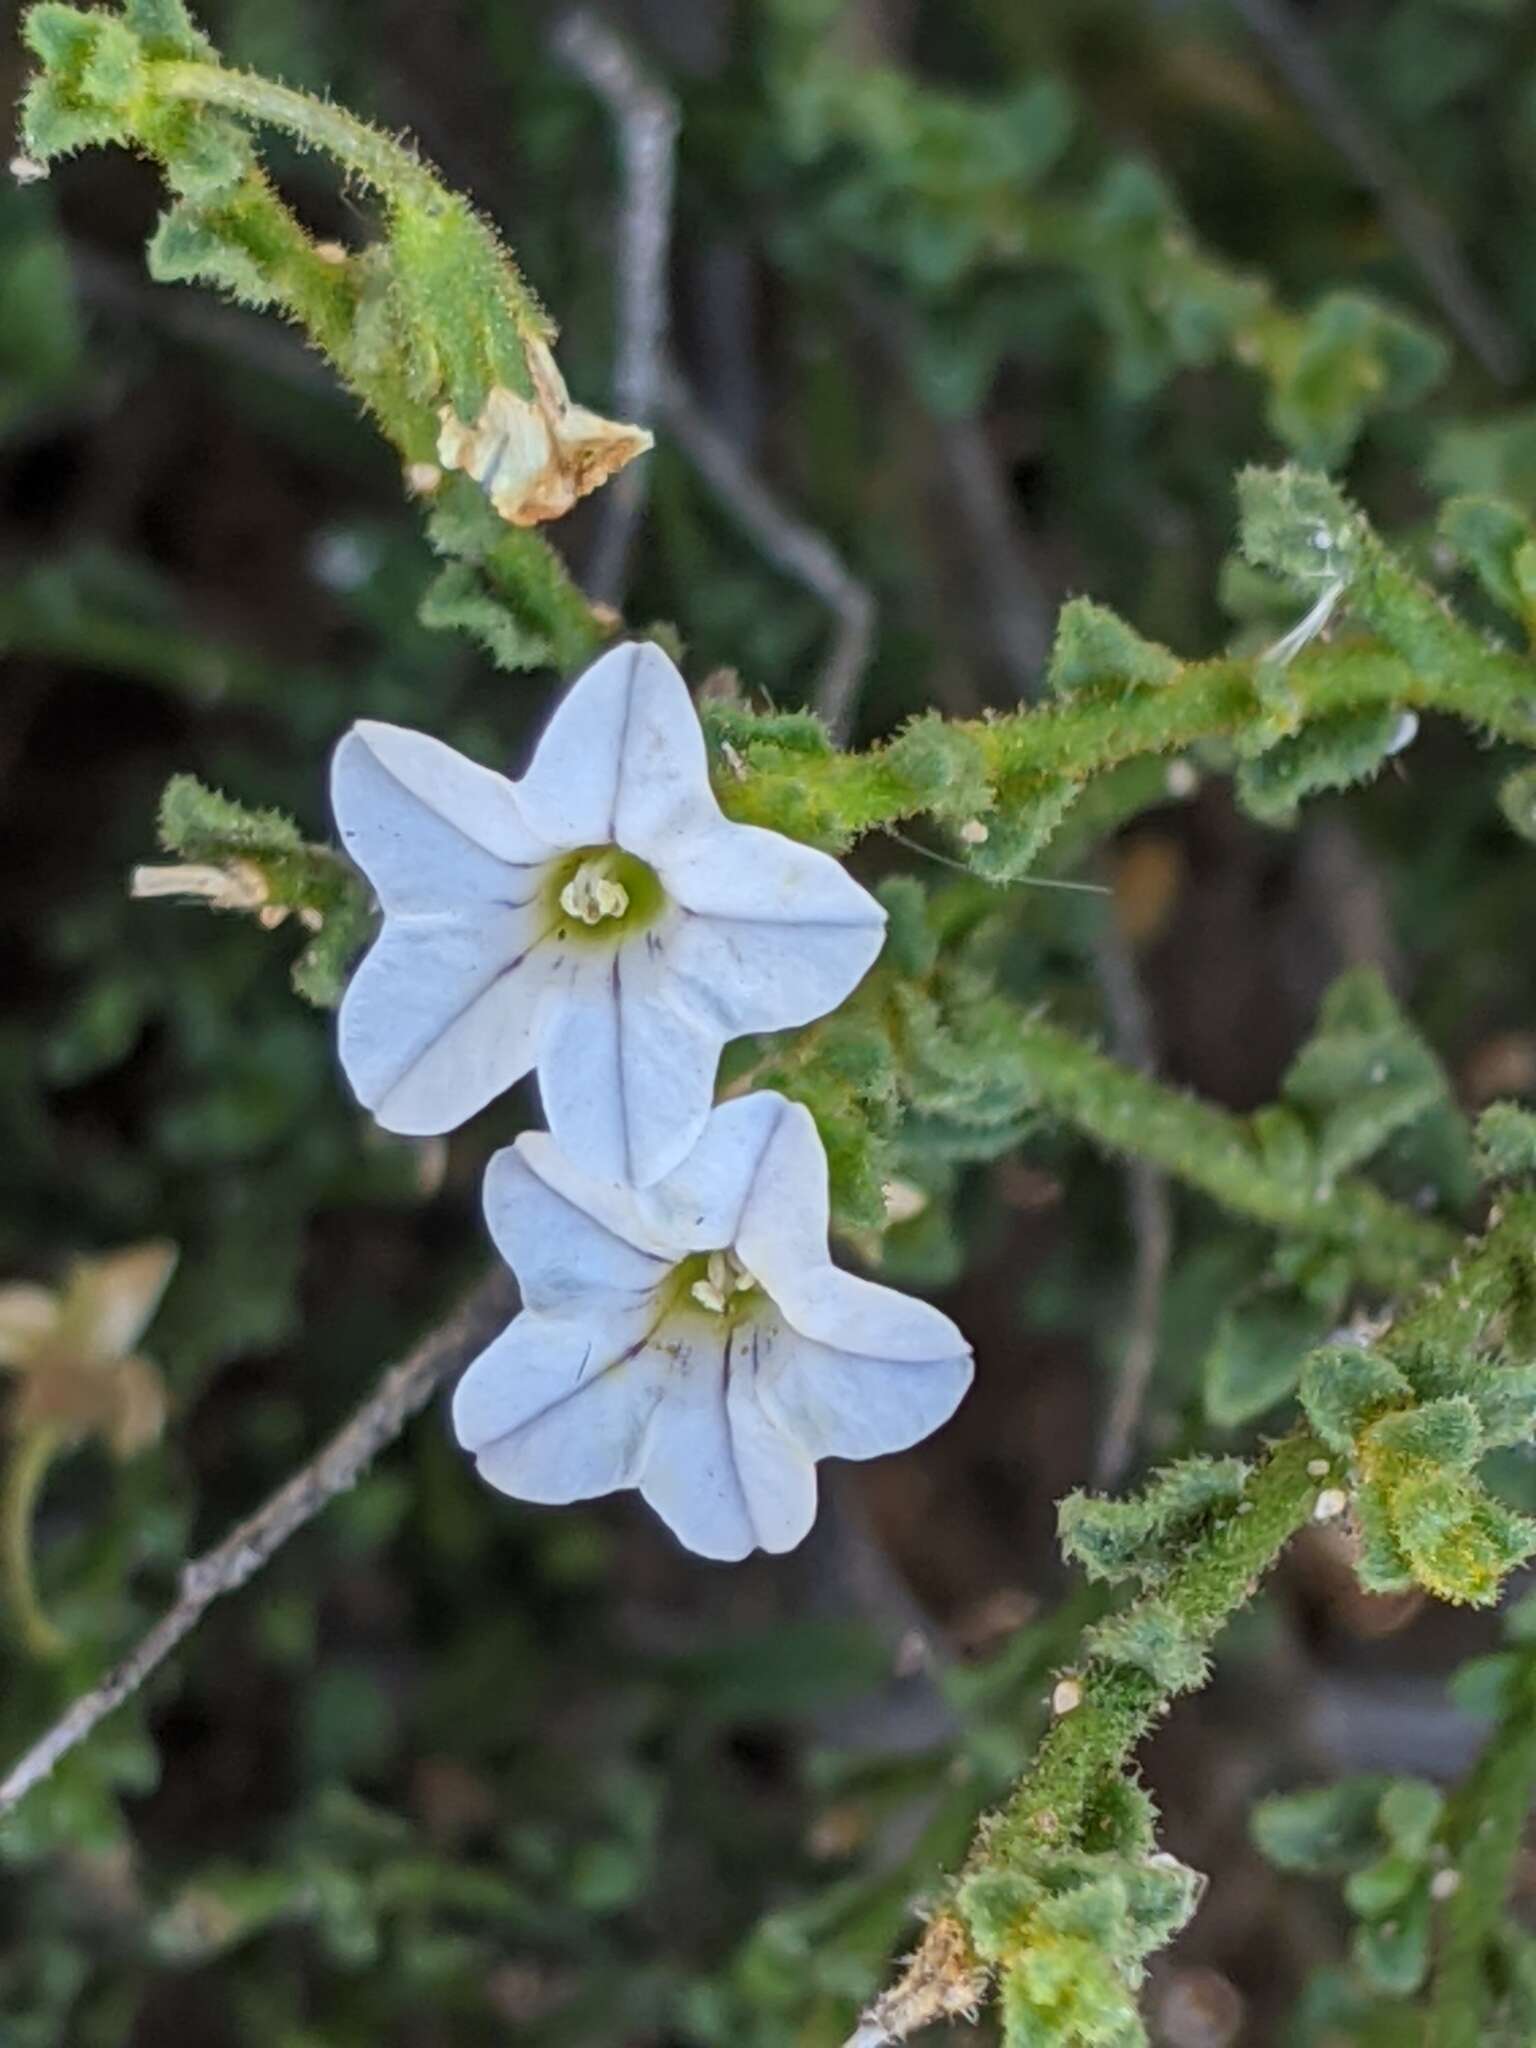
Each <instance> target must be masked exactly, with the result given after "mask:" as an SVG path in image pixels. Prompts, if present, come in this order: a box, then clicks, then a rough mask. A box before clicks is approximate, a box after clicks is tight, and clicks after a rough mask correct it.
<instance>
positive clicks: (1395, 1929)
mask: <svg viewBox="0 0 1536 2048" xmlns="http://www.w3.org/2000/svg"><path fill="white" fill-rule="evenodd" d="M1353 1953H1354V1957H1355V1961H1356V1962H1357V1963H1358V1964H1359V1966H1360V1970H1361V1973H1362V1975H1363V1976H1364V1977H1365V1979H1366V1981H1367V1983H1369V1984H1370V1985H1371V1986H1372V1988H1373V1989H1374V1990H1377V1991H1382V1992H1385V1993H1386V1994H1387V1996H1388V1997H1390V1998H1410V1997H1412V1995H1413V1993H1414V1992H1415V1991H1417V1990H1418V1988H1419V1986H1420V1985H1421V1984H1422V1983H1423V1982H1424V1977H1425V1973H1426V1972H1427V1970H1428V1968H1429V1891H1428V1887H1427V1886H1420V1888H1419V1889H1418V1890H1417V1891H1416V1892H1414V1893H1413V1894H1411V1895H1410V1896H1409V1897H1408V1898H1406V1899H1405V1900H1404V1901H1403V1903H1402V1905H1401V1906H1400V1907H1398V1909H1397V1910H1396V1912H1395V1913H1394V1914H1393V1915H1392V1916H1391V1918H1389V1919H1386V1920H1378V1921H1368V1922H1367V1923H1366V1924H1365V1925H1364V1926H1362V1927H1359V1928H1357V1929H1356V1930H1355V1939H1354V1943H1353Z"/></svg>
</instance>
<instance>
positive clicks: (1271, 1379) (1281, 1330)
mask: <svg viewBox="0 0 1536 2048" xmlns="http://www.w3.org/2000/svg"><path fill="white" fill-rule="evenodd" d="M1332 1324H1333V1317H1332V1315H1331V1314H1328V1313H1327V1312H1326V1311H1323V1310H1321V1309H1319V1307H1318V1305H1317V1304H1316V1303H1315V1302H1311V1301H1306V1300H1303V1299H1301V1298H1299V1297H1298V1296H1296V1295H1293V1294H1282V1293H1269V1294H1261V1295H1257V1296H1255V1297H1253V1298H1252V1299H1250V1300H1248V1301H1245V1302H1242V1303H1239V1304H1237V1305H1236V1306H1234V1307H1232V1308H1229V1309H1227V1310H1226V1312H1225V1313H1224V1314H1223V1316H1222V1318H1221V1320H1220V1322H1219V1323H1218V1324H1217V1326H1216V1334H1215V1337H1214V1339H1213V1341H1212V1344H1211V1348H1210V1349H1209V1351H1207V1353H1206V1354H1205V1359H1204V1363H1203V1365H1202V1367H1201V1373H1202V1379H1203V1385H1204V1391H1205V1412H1206V1414H1207V1415H1208V1416H1209V1417H1210V1419H1211V1421H1212V1422H1213V1423H1215V1425H1216V1426H1217V1428H1218V1429H1237V1428H1240V1427H1241V1426H1242V1425H1243V1424H1244V1423H1245V1422H1252V1421H1253V1420H1254V1419H1255V1418H1256V1417H1257V1416H1260V1415H1263V1414H1265V1413H1267V1411H1268V1410H1269V1409H1271V1408H1273V1407H1274V1406H1275V1405H1276V1404H1277V1403H1278V1402H1280V1401H1283V1400H1284V1399H1285V1398H1286V1396H1287V1395H1288V1394H1290V1393H1292V1392H1294V1390H1295V1387H1296V1382H1297V1380H1298V1378H1299V1377H1300V1373H1301V1367H1302V1361H1303V1360H1304V1359H1305V1357H1306V1355H1307V1353H1308V1352H1309V1351H1310V1350H1311V1349H1312V1347H1313V1346H1314V1345H1315V1344H1316V1343H1317V1342H1318V1341H1319V1340H1320V1339H1321V1338H1322V1337H1323V1336H1325V1335H1326V1334H1327V1332H1328V1330H1329V1329H1330V1328H1331V1327H1332Z"/></svg>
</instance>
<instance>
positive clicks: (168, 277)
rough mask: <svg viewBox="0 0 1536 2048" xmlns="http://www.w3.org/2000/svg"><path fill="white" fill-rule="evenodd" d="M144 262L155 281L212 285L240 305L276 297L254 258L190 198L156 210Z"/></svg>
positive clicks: (261, 303)
mask: <svg viewBox="0 0 1536 2048" xmlns="http://www.w3.org/2000/svg"><path fill="white" fill-rule="evenodd" d="M146 261H147V262H148V265H149V274H150V276H151V277H152V278H154V279H155V281H156V283H157V284H211V285H213V286H214V287H215V289H216V290H218V291H224V292H228V293H229V295H230V297H231V298H233V299H237V300H238V301H239V302H240V304H241V305H243V306H254V307H260V306H270V305H271V303H272V301H273V299H274V297H275V296H276V293H275V291H274V289H273V286H272V283H271V281H270V280H269V279H268V277H267V276H266V274H265V272H264V271H263V270H262V268H261V266H260V264H259V263H258V262H257V261H256V259H255V258H254V257H253V256H252V255H250V254H249V252H248V251H247V250H245V249H243V248H242V247H241V246H240V244H239V243H238V242H236V241H235V240H234V239H233V238H232V237H231V236H230V235H228V234H227V233H226V232H225V231H224V230H223V229H222V228H221V227H220V225H219V223H218V221H217V219H216V218H215V217H214V216H211V215H209V214H207V213H205V212H204V211H203V210H202V209H201V208H200V207H197V206H195V205H194V204H193V203H192V201H191V200H187V199H184V200H179V201H178V202H177V204H176V205H174V206H172V207H170V208H168V209H167V211H166V212H164V213H163V214H161V216H160V220H159V224H158V225H157V227H156V229H155V232H154V233H153V235H151V237H150V240H149V249H148V251H147V255H146Z"/></svg>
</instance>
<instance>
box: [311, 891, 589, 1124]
mask: <svg viewBox="0 0 1536 2048" xmlns="http://www.w3.org/2000/svg"><path fill="white" fill-rule="evenodd" d="M539 915H540V914H539V913H538V912H537V911H536V910H535V909H534V908H533V907H531V906H528V907H524V908H521V909H502V910H499V911H497V910H486V911H482V912H481V913H480V914H479V915H478V916H463V917H452V916H443V917H395V918H389V919H387V920H386V921H385V925H384V930H383V932H382V933H381V934H380V936H379V938H378V939H377V940H376V941H375V942H374V945H373V947H372V949H371V950H370V952H369V953H368V956H367V958H366V959H365V960H364V961H363V964H362V965H361V967H359V968H358V970H357V972H356V973H355V974H354V975H353V977H352V981H351V985H350V986H349V987H348V989H347V992H346V994H345V996H344V997H343V998H342V1003H341V1009H340V1012H339V1014H338V1020H337V1043H338V1047H339V1050H340V1053H341V1064H342V1067H343V1069H344V1071H345V1073H346V1076H347V1079H348V1081H349V1082H350V1083H351V1084H352V1088H353V1091H354V1093H355V1094H356V1096H357V1098H358V1100H359V1102H361V1103H362V1104H363V1105H364V1107H365V1108H367V1109H370V1110H372V1112H373V1114H374V1115H375V1117H377V1119H378V1121H379V1122H380V1123H381V1124H382V1125H383V1126H384V1128H385V1130H387V1131H400V1132H403V1133H405V1134H407V1135H409V1136H413V1137H421V1136H425V1135H427V1134H429V1133H431V1132H436V1131H451V1130H454V1129H456V1128H457V1126H458V1125H459V1124H461V1123H463V1122H465V1121H466V1119H467V1118H469V1117H471V1116H473V1115H474V1114H475V1112H476V1111H477V1110H479V1109H483V1108H484V1107H485V1105H486V1103H488V1102H489V1101H491V1100H492V1098H493V1097H495V1096H497V1095H500V1094H501V1093H502V1091H503V1090H504V1089H507V1088H510V1087H511V1086H512V1084H513V1082H514V1081H517V1080H520V1079H521V1078H522V1076H523V1075H524V1074H526V1073H527V1072H528V1070H529V1068H530V1067H531V1066H532V1065H533V1062H534V1055H535V1049H536V1047H537V1044H538V1032H539V1026H540V1022H541V1017H542V1011H541V1007H540V1005H541V1000H542V998H543V996H544V994H545V992H546V991H547V990H548V989H549V987H550V985H551V980H552V977H553V975H554V974H555V972H556V971H557V968H558V966H559V956H558V954H557V953H555V952H553V951H552V949H551V948H550V947H548V946H547V945H545V944H543V943H542V942H541V940H542V935H541V933H540V931H539V924H538V919H539Z"/></svg>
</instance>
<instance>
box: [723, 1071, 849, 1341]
mask: <svg viewBox="0 0 1536 2048" xmlns="http://www.w3.org/2000/svg"><path fill="white" fill-rule="evenodd" d="M743 1101H745V1102H754V1101H765V1102H773V1103H776V1104H777V1105H778V1113H777V1115H776V1116H775V1117H774V1118H773V1122H772V1126H771V1128H770V1127H768V1125H767V1119H766V1114H765V1115H764V1144H763V1146H762V1149H761V1151H760V1152H759V1154H758V1157H757V1159H756V1161H755V1162H754V1165H753V1170H752V1176H751V1180H750V1183H749V1185H748V1186H747V1187H746V1188H744V1189H743V1191H742V1204H741V1209H740V1212H739V1213H738V1216H737V1219H736V1229H735V1232H734V1234H733V1236H732V1239H731V1242H732V1244H733V1245H734V1246H735V1249H736V1252H737V1254H738V1255H739V1257H740V1259H741V1262H742V1264H743V1265H744V1266H745V1267H746V1268H747V1270H748V1271H749V1272H751V1273H754V1274H756V1276H757V1278H758V1279H759V1280H761V1282H762V1283H763V1286H764V1287H765V1288H766V1289H767V1290H768V1292H769V1294H771V1295H772V1296H773V1298H774V1299H775V1300H778V1298H779V1294H780V1290H781V1289H782V1288H783V1287H785V1286H792V1285H793V1284H794V1282H795V1281H796V1280H797V1278H799V1277H801V1276H802V1275H803V1274H804V1273H805V1272H807V1271H808V1270H809V1271H815V1270H818V1269H820V1268H822V1267H827V1268H828V1269H829V1270H830V1255H829V1253H828V1251H827V1230H828V1226H829V1223H830V1220H831V1203H830V1200H829V1198H828V1193H827V1154H826V1149H825V1147H824V1146H823V1145H822V1142H821V1133H820V1132H819V1131H818V1130H817V1128H816V1119H815V1118H814V1117H813V1116H812V1115H811V1112H810V1111H809V1110H808V1109H807V1108H806V1106H805V1104H804V1103H803V1102H788V1101H786V1100H785V1099H784V1097H783V1096H782V1095H774V1094H770V1093H768V1092H767V1091H764V1092H763V1094H762V1095H760V1096H751V1095H749V1096H746V1097H744V1098H743Z"/></svg>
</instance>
